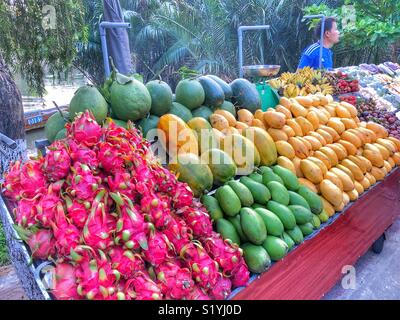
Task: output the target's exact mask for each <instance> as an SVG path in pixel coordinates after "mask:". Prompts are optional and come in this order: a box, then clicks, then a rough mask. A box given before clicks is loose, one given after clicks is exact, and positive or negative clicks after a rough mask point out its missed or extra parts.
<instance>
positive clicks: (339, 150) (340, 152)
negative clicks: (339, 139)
mask: <svg viewBox="0 0 400 320" xmlns="http://www.w3.org/2000/svg"><path fill="white" fill-rule="evenodd" d="M326 147H327V148H330V149H332V150H333V151H334V152H335V153H336V155H337V158H338V160H339V161H342V160H343V159H346V158H347V156H348V154H347V150H346V148H345V147H343V146H342V145H341V144H340V143H332V144H327V145H326Z"/></svg>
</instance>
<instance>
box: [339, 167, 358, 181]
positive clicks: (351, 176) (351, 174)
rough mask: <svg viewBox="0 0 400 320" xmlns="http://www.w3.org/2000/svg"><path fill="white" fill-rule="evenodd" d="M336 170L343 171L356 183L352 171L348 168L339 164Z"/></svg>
mask: <svg viewBox="0 0 400 320" xmlns="http://www.w3.org/2000/svg"><path fill="white" fill-rule="evenodd" d="M336 168H338V169H340V170H342V171H343V172H344V173H345V174H347V175H348V176H349V177H350V179H351V180H352V181H353V182H354V181H355V179H354V175H353V172H351V170H349V169H348V168H347V167H345V166H343V165H341V164H338V165H337V166H336Z"/></svg>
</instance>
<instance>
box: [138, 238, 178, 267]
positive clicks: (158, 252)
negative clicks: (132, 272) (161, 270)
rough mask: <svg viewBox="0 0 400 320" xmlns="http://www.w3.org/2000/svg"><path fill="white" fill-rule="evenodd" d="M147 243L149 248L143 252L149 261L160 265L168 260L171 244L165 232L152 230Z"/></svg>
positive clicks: (154, 264)
mask: <svg viewBox="0 0 400 320" xmlns="http://www.w3.org/2000/svg"><path fill="white" fill-rule="evenodd" d="M147 245H148V249H147V250H145V251H144V252H143V255H144V258H145V260H146V261H147V262H148V263H150V264H151V265H153V266H158V265H160V264H161V263H163V262H165V260H167V258H168V251H169V250H170V248H171V245H170V243H169V241H168V239H167V237H166V236H165V235H164V234H162V233H159V232H156V231H151V232H150V236H149V238H148V240H147Z"/></svg>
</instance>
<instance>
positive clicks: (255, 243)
mask: <svg viewBox="0 0 400 320" xmlns="http://www.w3.org/2000/svg"><path fill="white" fill-rule="evenodd" d="M201 202H202V203H203V204H204V205H205V207H206V208H207V210H208V212H209V213H210V215H211V218H212V219H213V220H214V222H215V226H216V231H217V232H218V233H220V234H221V235H222V237H223V238H224V239H229V240H230V241H232V242H234V243H236V244H238V245H240V246H241V248H242V249H243V252H244V257H245V260H246V263H247V265H248V267H249V269H250V271H252V272H254V273H262V272H264V271H265V270H267V269H268V268H269V267H270V265H271V263H272V261H278V260H281V259H282V258H284V257H285V256H286V254H287V253H288V252H289V250H290V249H292V248H293V247H294V246H295V245H299V244H300V243H302V242H303V241H304V237H307V236H309V235H310V234H312V233H313V232H314V230H316V229H319V228H320V226H321V224H322V223H325V222H327V221H328V219H329V216H328V215H327V213H326V212H325V211H324V210H323V203H322V201H321V198H320V197H319V196H318V195H317V194H316V193H314V192H313V191H311V190H310V189H308V188H307V187H305V186H302V185H300V184H299V182H298V179H297V177H296V175H294V174H293V173H292V172H291V171H290V170H288V169H286V168H283V167H281V166H278V165H276V166H274V167H261V168H259V169H257V171H256V172H254V173H252V174H251V175H249V176H247V177H242V178H241V179H240V180H239V181H233V180H232V181H229V182H227V183H226V184H225V185H224V186H221V187H220V188H218V189H217V190H216V192H215V195H214V196H210V195H205V196H203V197H202V199H201Z"/></svg>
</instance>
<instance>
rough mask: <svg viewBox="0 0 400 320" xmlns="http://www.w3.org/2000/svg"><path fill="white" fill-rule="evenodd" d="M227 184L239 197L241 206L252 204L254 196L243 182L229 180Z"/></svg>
mask: <svg viewBox="0 0 400 320" xmlns="http://www.w3.org/2000/svg"><path fill="white" fill-rule="evenodd" d="M228 186H230V187H231V188H232V189H233V191H235V193H236V195H237V196H238V198H239V199H240V203H241V204H242V207H251V206H252V205H253V204H254V198H253V195H252V193H251V191H250V190H249V188H247V187H246V186H245V185H244V184H243V183H241V182H240V181H235V180H231V181H229V182H228Z"/></svg>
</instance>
